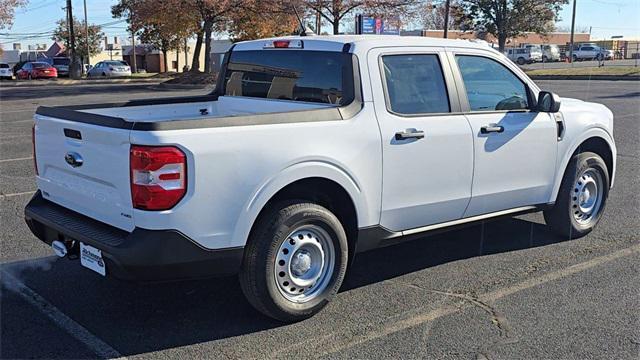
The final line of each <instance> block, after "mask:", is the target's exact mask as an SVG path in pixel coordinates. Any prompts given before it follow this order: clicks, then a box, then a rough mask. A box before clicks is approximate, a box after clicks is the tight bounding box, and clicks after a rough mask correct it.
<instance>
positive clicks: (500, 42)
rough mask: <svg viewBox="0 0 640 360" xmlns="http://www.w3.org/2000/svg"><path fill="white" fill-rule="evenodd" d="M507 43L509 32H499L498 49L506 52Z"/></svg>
mask: <svg viewBox="0 0 640 360" xmlns="http://www.w3.org/2000/svg"><path fill="white" fill-rule="evenodd" d="M506 44H507V34H504V33H498V50H499V51H500V52H504V48H505V45H506Z"/></svg>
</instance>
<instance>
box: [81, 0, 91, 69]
mask: <svg viewBox="0 0 640 360" xmlns="http://www.w3.org/2000/svg"><path fill="white" fill-rule="evenodd" d="M84 42H85V43H86V45H87V59H86V60H87V64H91V60H90V57H91V54H90V52H89V21H87V0H84ZM82 72H83V73H84V65H82Z"/></svg>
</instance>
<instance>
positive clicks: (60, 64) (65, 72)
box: [52, 57, 71, 76]
mask: <svg viewBox="0 0 640 360" xmlns="http://www.w3.org/2000/svg"><path fill="white" fill-rule="evenodd" d="M70 64H71V59H70V58H67V57H56V58H53V61H52V65H53V67H54V68H56V70H57V71H58V76H69V65H70Z"/></svg>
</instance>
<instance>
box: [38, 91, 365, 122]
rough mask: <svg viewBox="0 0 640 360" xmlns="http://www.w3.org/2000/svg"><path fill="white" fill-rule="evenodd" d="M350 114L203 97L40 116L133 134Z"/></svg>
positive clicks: (63, 109)
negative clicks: (138, 131)
mask: <svg viewBox="0 0 640 360" xmlns="http://www.w3.org/2000/svg"><path fill="white" fill-rule="evenodd" d="M354 105H355V104H354ZM357 108H358V109H359V108H360V104H357ZM346 110H347V109H346V108H345V107H342V108H340V107H337V106H335V105H330V104H321V103H310V102H300V101H288V100H274V99H260V98H249V97H238V96H218V95H203V96H191V97H175V98H163V99H149V100H133V101H129V102H126V103H106V104H89V105H77V106H59V107H46V106H40V107H38V109H37V111H36V115H40V116H47V117H53V118H57V119H61V120H67V121H74V122H82V123H87V124H93V125H100V126H106V127H112V128H121V129H130V130H172V129H183V128H199V127H221V126H242V125H259V124H274V123H286V122H304V121H323V120H326V121H331V120H341V119H343V118H345V116H344V111H346ZM300 112H304V113H305V114H304V115H301V114H300Z"/></svg>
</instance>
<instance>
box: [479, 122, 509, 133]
mask: <svg viewBox="0 0 640 360" xmlns="http://www.w3.org/2000/svg"><path fill="white" fill-rule="evenodd" d="M501 132H504V127H503V126H502V125H498V124H489V125H485V126H483V127H481V128H480V133H482V134H488V133H501Z"/></svg>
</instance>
